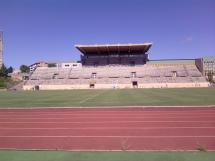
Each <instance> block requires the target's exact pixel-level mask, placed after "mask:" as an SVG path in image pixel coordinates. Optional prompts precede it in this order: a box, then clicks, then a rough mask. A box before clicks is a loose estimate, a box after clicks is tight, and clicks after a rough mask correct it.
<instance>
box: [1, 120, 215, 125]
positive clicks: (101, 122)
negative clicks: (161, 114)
mask: <svg viewBox="0 0 215 161" xmlns="http://www.w3.org/2000/svg"><path fill="white" fill-rule="evenodd" d="M151 122H152V123H215V120H210V121H178V120H171V121H82V122H81V121H62V122H56V121H47V122H44V121H31V122H29V121H28V122H24V121H5V122H0V124H5V123H7V124H11V123H12V124H22V123H24V124H32V123H34V124H35V123H36V124H41V123H43V124H45V123H51V124H70V123H76V124H89V123H95V124H103V123H151Z"/></svg>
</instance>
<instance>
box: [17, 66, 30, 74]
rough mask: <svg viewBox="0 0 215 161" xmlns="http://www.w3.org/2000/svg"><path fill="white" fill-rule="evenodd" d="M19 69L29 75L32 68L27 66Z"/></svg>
mask: <svg viewBox="0 0 215 161" xmlns="http://www.w3.org/2000/svg"><path fill="white" fill-rule="evenodd" d="M19 69H20V71H21V72H22V73H29V72H30V68H29V67H28V66H27V65H21V66H20V68H19Z"/></svg>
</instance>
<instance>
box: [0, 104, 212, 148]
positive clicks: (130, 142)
mask: <svg viewBox="0 0 215 161" xmlns="http://www.w3.org/2000/svg"><path fill="white" fill-rule="evenodd" d="M201 146H203V147H205V148H206V149H208V150H215V108H211V107H210V108H199V107H197V108H193V107H192V108H132V109H131V108H125V109H121V108H116V109H113V108H111V109H108V108H105V109H95V108H92V109H80V108H78V109H44V110H43V109H29V110H26V109H19V110H18V109H14V110H13V109H6V110H2V109H0V149H10V148H12V149H13V148H17V149H66V150H68V149H70V150H94V149H96V150H125V149H126V150H196V149H197V148H198V147H201Z"/></svg>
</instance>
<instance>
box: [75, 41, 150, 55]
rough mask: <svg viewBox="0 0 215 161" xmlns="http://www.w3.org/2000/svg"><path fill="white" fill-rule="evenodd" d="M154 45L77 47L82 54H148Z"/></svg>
mask: <svg viewBox="0 0 215 161" xmlns="http://www.w3.org/2000/svg"><path fill="white" fill-rule="evenodd" d="M151 46H152V43H143V44H105V45H75V47H76V48H77V49H78V50H79V51H80V52H81V53H82V54H88V53H94V54H100V53H116V54H117V53H146V52H147V51H148V50H149V49H150V47H151Z"/></svg>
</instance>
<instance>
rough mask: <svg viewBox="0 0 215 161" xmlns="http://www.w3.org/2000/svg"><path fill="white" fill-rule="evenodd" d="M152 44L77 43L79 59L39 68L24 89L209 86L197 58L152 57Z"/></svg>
mask: <svg viewBox="0 0 215 161" xmlns="http://www.w3.org/2000/svg"><path fill="white" fill-rule="evenodd" d="M151 46H152V44H151V43H143V44H111V45H110V44H109V45H75V47H76V48H77V49H78V50H79V51H80V53H81V60H80V61H78V62H68V63H56V64H53V63H52V64H51V65H48V66H40V67H37V68H35V69H34V70H33V71H32V72H31V74H30V76H29V80H27V81H26V82H25V84H24V86H23V89H24V90H39V89H40V90H57V89H91V88H92V89H93V88H95V89H105V88H106V89H110V88H182V87H208V86H209V83H208V82H207V80H206V78H205V76H204V75H203V74H202V73H201V72H200V70H199V69H198V68H197V66H196V60H195V59H181V60H149V59H148V51H149V49H150V47H151Z"/></svg>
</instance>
